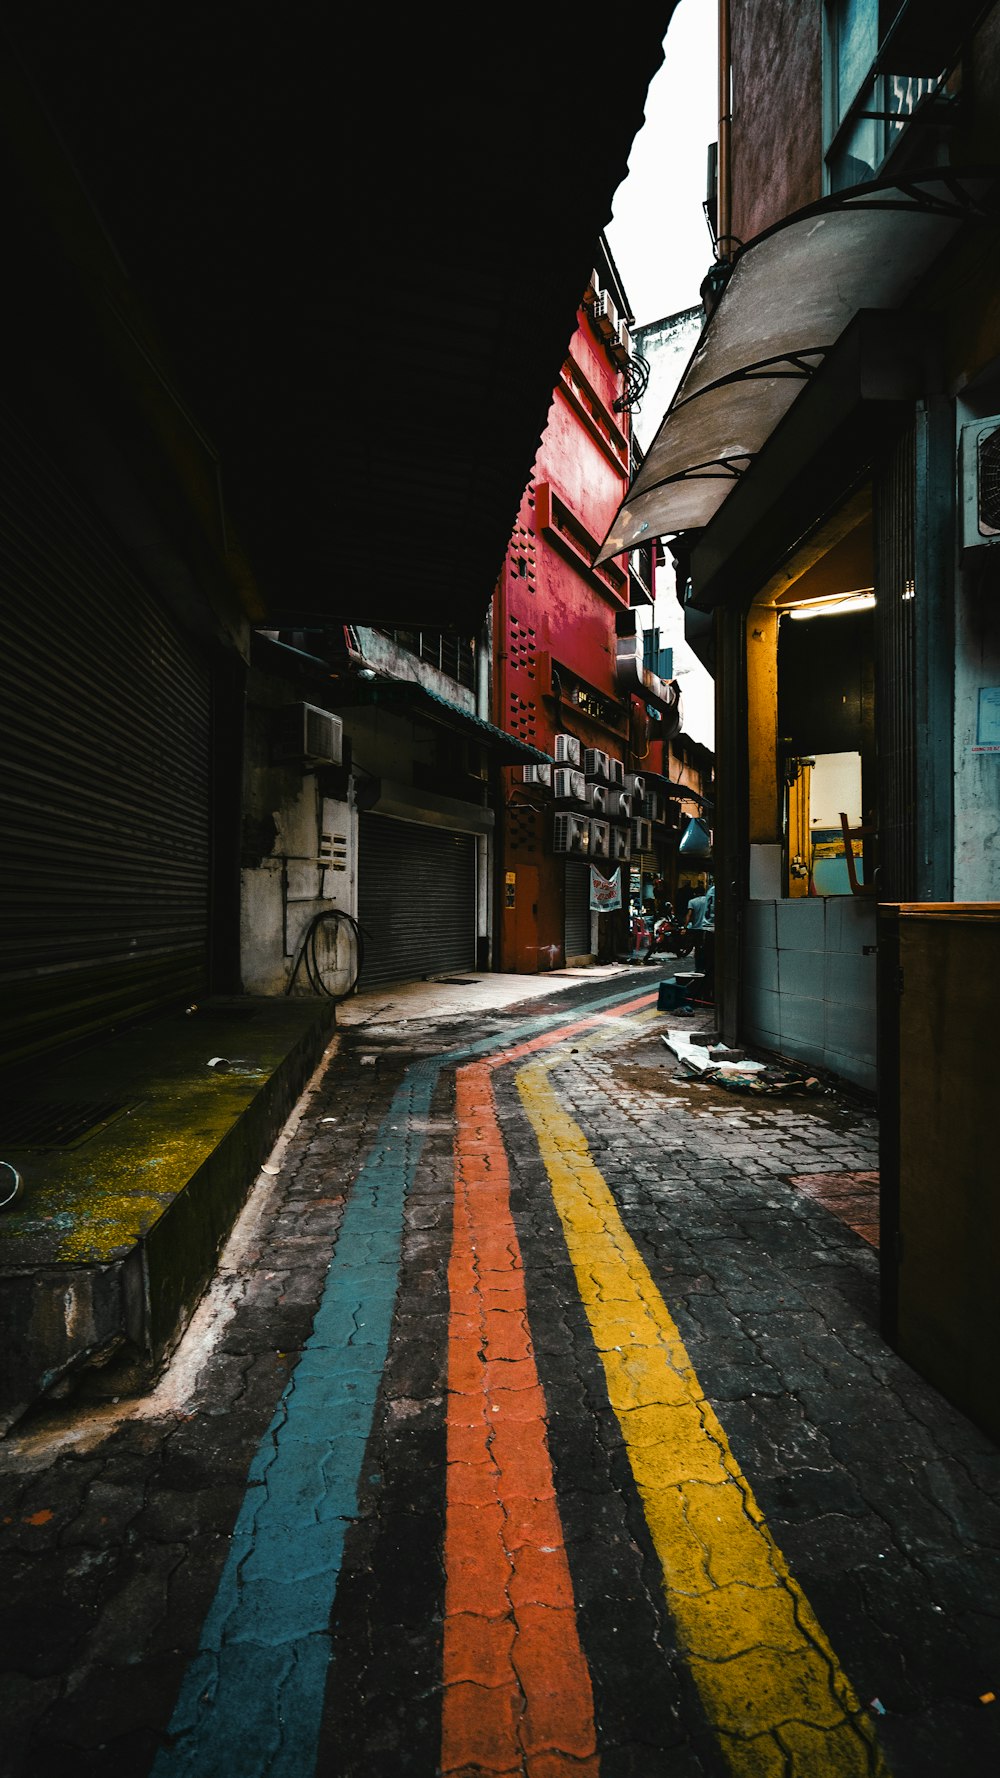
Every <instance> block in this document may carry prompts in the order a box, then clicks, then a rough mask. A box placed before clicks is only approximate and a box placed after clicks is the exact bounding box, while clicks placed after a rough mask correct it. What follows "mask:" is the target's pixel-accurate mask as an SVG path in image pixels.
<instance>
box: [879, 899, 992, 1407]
mask: <svg viewBox="0 0 1000 1778" xmlns="http://www.w3.org/2000/svg"><path fill="white" fill-rule="evenodd" d="M891 919H892V916H890V920H891ZM895 925H896V930H897V933H898V960H899V970H900V975H899V978H898V980H897V984H896V985H897V993H898V1001H897V1004H898V1038H899V1103H898V1124H897V1128H896V1129H895V1131H893V1130H888V1129H887V1130H886V1133H885V1134H886V1142H885V1155H886V1158H887V1160H888V1162H889V1164H890V1165H895V1166H896V1170H897V1180H896V1182H895V1183H896V1186H897V1188H898V1244H897V1254H896V1257H897V1267H898V1306H897V1316H896V1336H895V1344H896V1346H897V1349H898V1351H899V1352H900V1354H901V1355H902V1356H903V1357H904V1358H905V1359H906V1360H907V1361H908V1363H910V1364H912V1365H913V1366H914V1368H915V1369H916V1370H918V1371H919V1372H920V1373H921V1375H923V1376H925V1377H926V1378H928V1379H929V1381H931V1382H932V1383H934V1384H935V1386H936V1387H937V1388H938V1389H940V1390H941V1392H942V1394H944V1395H945V1396H947V1397H948V1399H949V1400H951V1401H952V1402H954V1403H955V1405H956V1406H957V1407H959V1408H961V1409H962V1410H963V1412H965V1413H966V1414H967V1415H968V1416H969V1417H970V1419H972V1420H975V1421H976V1422H977V1423H978V1424H979V1425H981V1426H983V1427H984V1428H985V1430H986V1431H987V1432H989V1433H990V1434H991V1436H993V1437H1000V1380H998V1379H1000V1291H998V1288H997V1286H998V1281H1000V1160H998V1149H997V1131H996V1121H995V1116H994V1106H995V1102H996V1092H997V1080H996V1055H997V1045H996V1021H997V1008H998V1005H1000V905H997V904H992V903H991V904H975V905H969V904H961V903H958V904H935V905H933V906H932V905H930V904H926V903H924V904H919V905H916V906H912V905H911V906H904V907H901V908H899V910H898V913H897V914H896V916H895ZM893 1121H894V1122H895V1121H896V1119H895V1117H894V1118H893ZM893 1148H895V1149H897V1151H898V1162H894V1161H893V1155H892V1151H893Z"/></svg>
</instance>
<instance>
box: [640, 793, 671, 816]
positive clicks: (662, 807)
mask: <svg viewBox="0 0 1000 1778" xmlns="http://www.w3.org/2000/svg"><path fill="white" fill-rule="evenodd" d="M642 812H643V814H644V815H645V817H646V820H647V821H665V820H666V819H667V799H666V797H665V796H664V794H663V792H662V790H647V792H646V794H645V796H644V797H643V799H642Z"/></svg>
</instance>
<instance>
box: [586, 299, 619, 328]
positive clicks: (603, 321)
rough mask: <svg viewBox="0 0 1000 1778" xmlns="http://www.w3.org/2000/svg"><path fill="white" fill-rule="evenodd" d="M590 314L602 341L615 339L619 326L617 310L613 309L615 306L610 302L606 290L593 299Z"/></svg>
mask: <svg viewBox="0 0 1000 1778" xmlns="http://www.w3.org/2000/svg"><path fill="white" fill-rule="evenodd" d="M590 312H591V316H592V318H593V322H594V326H595V327H596V328H597V331H598V333H599V334H600V336H601V338H602V340H613V339H616V338H617V335H618V328H619V325H620V323H619V320H618V310H617V309H616V308H615V305H614V303H613V302H612V301H611V298H610V296H609V295H608V293H607V291H606V290H601V291H599V292H598V294H597V296H596V297H595V298H594V306H593V308H592V309H591V311H590Z"/></svg>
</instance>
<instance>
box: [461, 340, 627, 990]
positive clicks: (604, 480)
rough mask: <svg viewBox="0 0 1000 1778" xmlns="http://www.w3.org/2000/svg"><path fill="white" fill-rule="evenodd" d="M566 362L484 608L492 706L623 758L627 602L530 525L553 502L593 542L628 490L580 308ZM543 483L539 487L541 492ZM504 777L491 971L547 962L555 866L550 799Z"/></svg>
mask: <svg viewBox="0 0 1000 1778" xmlns="http://www.w3.org/2000/svg"><path fill="white" fill-rule="evenodd" d="M569 359H570V361H571V365H572V366H575V367H576V368H575V374H574V373H571V374H570V375H569V376H568V377H565V376H564V378H563V379H562V380H561V381H560V384H559V386H558V387H557V388H556V390H555V392H554V394H553V399H552V405H551V407H550V410H549V415H548V420H547V424H546V428H545V432H544V434H543V436H542V439H541V442H540V445H539V449H538V454H537V457H536V460H535V466H534V471H533V475H532V480H531V483H530V485H529V487H528V488H527V489H526V490H525V494H524V497H523V499H522V501H521V508H520V511H519V514H518V521H517V525H516V527H515V530H514V534H513V536H512V538H511V543H510V547H509V548H508V551H507V559H506V561H505V564H504V572H503V576H502V579H501V582H500V585H499V587H498V589H497V596H496V599H495V603H494V659H495V685H494V696H495V703H494V710H495V716H496V720H497V722H498V723H499V724H500V726H502V727H503V728H505V729H507V730H508V731H510V732H511V733H514V734H518V735H520V736H521V737H522V738H523V739H525V740H527V741H530V742H531V743H532V744H533V745H535V746H537V747H540V748H541V749H542V751H543V752H546V753H551V752H552V751H553V749H554V736H555V734H556V732H557V730H558V729H559V728H563V727H565V728H568V729H569V730H570V731H571V732H573V733H575V734H577V735H579V736H580V738H581V740H582V742H583V744H584V745H585V746H592V747H601V748H603V749H604V750H605V751H608V752H612V753H615V754H617V755H618V756H619V757H622V758H624V757H625V756H626V750H627V737H628V711H627V702H626V701H625V700H623V699H622V698H621V697H620V696H619V695H618V693H617V690H616V686H615V614H616V611H617V610H620V609H622V607H623V604H624V603H625V602H626V598H625V596H623V597H615V595H614V593H613V592H611V591H609V590H607V589H606V588H605V587H603V586H602V585H601V584H600V583H599V582H598V581H597V580H595V576H594V573H593V571H591V570H590V569H589V565H588V564H589V556H588V555H587V554H586V552H584V559H581V550H580V548H579V547H578V548H577V549H574V548H573V547H567V546H566V545H565V544H564V543H561V542H560V540H559V537H558V536H556V535H553V533H552V530H551V529H550V530H548V531H546V530H545V529H543V526H542V524H541V522H540V520H541V514H540V506H541V504H542V500H543V499H546V500H547V501H548V504H549V505H550V506H553V505H554V504H556V503H558V504H560V505H561V508H562V510H563V512H564V513H565V514H568V515H569V517H570V520H571V521H575V522H576V523H577V524H579V525H581V526H583V527H584V528H585V530H586V532H587V533H589V536H590V537H591V538H592V539H593V543H594V545H595V546H596V545H599V544H600V543H601V542H602V541H603V539H604V536H605V535H606V533H607V530H608V528H609V526H610V524H611V521H612V519H613V518H614V515H615V513H616V511H617V509H618V506H619V504H620V502H621V499H622V497H623V495H624V493H625V490H626V488H627V486H628V443H627V428H628V424H629V422H628V419H627V416H619V415H615V414H614V411H613V408H614V402H615V400H616V398H617V396H618V395H619V393H620V391H621V388H622V377H621V372H620V371H619V370H618V368H617V367H616V366H615V364H614V363H613V362H612V360H611V358H610V357H609V355H608V353H607V351H606V350H605V349H604V347H603V345H602V344H601V342H600V341H599V339H598V338H597V336H596V334H595V332H594V329H593V326H592V324H591V321H590V318H589V314H588V312H587V310H586V309H584V308H582V307H581V309H580V310H579V312H578V315H577V328H576V331H575V333H574V335H573V338H572V341H571V343H570V348H569ZM595 410H596V411H595ZM609 433H610V435H611V439H612V440H613V439H614V438H615V435H616V434H617V435H619V439H620V441H621V442H620V443H619V446H618V449H617V450H616V449H615V447H614V444H613V443H609V442H608V434H609ZM622 435H624V437H622ZM602 439H603V440H604V442H603V443H602V442H601V441H602ZM543 488H545V489H548V490H549V491H550V492H549V494H548V495H547V496H543V495H542V494H541V490H542V489H543ZM553 497H554V500H553ZM624 566H625V563H624V558H622V560H621V567H622V569H624ZM552 661H555V662H557V663H560V664H561V665H562V666H563V668H564V669H568V670H569V671H570V672H571V673H573V674H574V675H576V676H577V677H578V678H579V679H581V680H584V681H586V683H587V684H588V685H589V686H590V687H592V688H593V690H594V691H596V692H599V693H602V694H603V695H604V696H606V698H607V699H608V701H609V702H610V703H613V704H614V705H615V707H616V709H617V712H618V715H619V719H620V732H619V734H618V735H617V736H616V735H615V734H614V733H613V732H611V731H609V730H608V729H607V728H605V727H603V726H602V725H600V724H598V723H597V722H594V721H591V720H589V719H588V718H587V716H586V715H585V714H584V712H583V711H581V710H580V709H579V708H578V707H575V706H574V707H573V708H572V709H565V710H561V709H560V705H559V702H558V700H557V699H556V698H555V697H553V696H552V695H550V694H551V691H552V684H551V678H550V663H551V662H552ZM630 763H631V762H630V761H628V760H626V764H627V765H629V764H630ZM504 779H505V785H506V798H507V803H506V808H505V811H504V817H503V820H502V822H501V823H500V826H501V828H502V832H500V833H499V834H498V848H497V849H498V854H499V857H498V864H499V870H498V897H497V917H496V919H495V921H494V931H495V935H496V944H495V951H496V957H495V961H496V963H497V966H498V967H499V968H501V969H505V970H515V971H525V972H533V971H534V970H536V969H543V970H544V969H548V968H553V967H558V965H559V964H560V963H561V962H562V961H563V931H564V867H565V860H564V857H563V856H562V855H561V854H553V853H552V851H551V843H550V839H551V819H550V810H551V801H552V798H551V792H548V791H545V790H541V789H539V788H536V787H534V786H531V785H526V784H524V783H523V781H522V774H521V770H520V768H516V767H515V768H512V769H510V770H508V771H507V772H505V773H504ZM511 873H512V874H513V878H514V881H513V883H511V882H510V880H509V877H510V874H511Z"/></svg>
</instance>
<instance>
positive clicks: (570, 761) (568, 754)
mask: <svg viewBox="0 0 1000 1778" xmlns="http://www.w3.org/2000/svg"><path fill="white" fill-rule="evenodd" d="M582 754H583V749H582V747H581V746H580V743H579V741H578V740H577V738H576V736H575V735H557V736H556V761H557V763H558V764H560V765H567V766H578V765H582V763H583V759H582Z"/></svg>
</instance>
